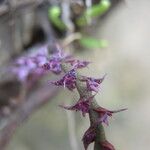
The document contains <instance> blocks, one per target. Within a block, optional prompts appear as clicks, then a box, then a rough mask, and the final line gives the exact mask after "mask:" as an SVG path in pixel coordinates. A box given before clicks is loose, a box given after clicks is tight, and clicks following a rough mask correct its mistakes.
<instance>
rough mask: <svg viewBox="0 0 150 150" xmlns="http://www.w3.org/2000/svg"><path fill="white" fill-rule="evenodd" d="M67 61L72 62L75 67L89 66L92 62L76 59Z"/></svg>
mask: <svg viewBox="0 0 150 150" xmlns="http://www.w3.org/2000/svg"><path fill="white" fill-rule="evenodd" d="M66 63H70V64H71V66H73V68H76V69H78V68H79V69H80V68H84V67H87V66H88V64H89V63H90V62H88V61H81V60H76V59H74V60H68V61H66Z"/></svg>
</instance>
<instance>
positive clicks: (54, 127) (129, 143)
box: [0, 0, 150, 150]
mask: <svg viewBox="0 0 150 150" xmlns="http://www.w3.org/2000/svg"><path fill="white" fill-rule="evenodd" d="M149 8H150V1H149V0H125V2H124V3H122V4H120V5H118V6H116V7H115V9H113V11H111V13H109V15H108V16H107V17H106V18H105V19H103V20H102V21H101V22H99V23H98V24H97V28H96V29H95V30H92V33H91V35H92V36H93V37H96V38H97V39H105V40H107V41H108V43H109V45H108V47H107V48H101V49H100V48H94V49H84V50H82V49H81V50H76V49H75V50H74V52H73V53H74V55H75V56H76V57H77V58H80V59H83V60H88V61H91V62H92V63H91V64H90V65H89V68H87V69H84V70H82V71H81V72H82V74H85V75H88V76H93V77H101V76H103V75H104V74H105V73H106V74H107V76H106V78H105V80H104V82H103V84H102V86H101V89H100V92H99V93H98V94H97V95H96V99H97V101H98V103H99V104H100V105H101V106H103V107H106V108H108V109H110V110H115V109H119V108H128V110H127V111H125V112H121V113H118V114H115V115H114V116H113V117H112V118H110V125H109V126H105V131H106V135H107V138H108V140H109V141H110V142H111V143H113V144H114V145H115V147H116V150H126V149H128V150H135V149H136V150H141V149H142V150H147V149H149V146H150V143H149V141H150V130H149V126H150V100H149V97H150V79H149V76H150V50H149V49H150V42H149V39H150V28H149V27H150V9H149ZM0 20H2V19H1V18H0ZM3 28H4V26H2V27H0V30H3V31H4V29H3ZM7 32H8V31H7ZM1 33H2V31H1ZM7 38H8V37H6V38H5V37H3V39H1V40H0V45H2V43H3V42H2V41H3V40H4V39H5V40H6V39H7ZM8 40H9V39H8ZM18 49H19V48H18ZM16 53H18V52H16ZM4 55H5V56H6V57H5V60H6V58H7V52H6V51H1V57H2V58H4ZM1 57H0V59H1V62H2V58H1ZM5 60H4V61H5ZM77 98H78V95H77V94H76V93H74V94H72V93H71V92H69V91H66V90H64V89H63V90H62V91H61V92H60V93H59V94H58V95H57V96H56V97H55V98H54V99H53V100H52V101H50V102H49V103H48V104H46V105H45V106H44V107H42V108H41V109H40V110H38V111H37V112H36V113H34V114H33V115H32V116H31V117H30V118H29V120H28V121H27V122H26V123H24V124H23V125H22V126H21V127H20V128H19V129H18V130H17V132H16V133H15V134H14V136H13V139H12V140H11V142H10V144H9V146H8V148H7V150H72V148H71V146H70V139H69V127H70V123H68V121H75V124H74V129H75V131H74V133H73V134H75V136H76V137H75V139H76V140H77V141H76V142H77V149H78V150H83V145H82V141H81V139H82V135H83V133H84V131H85V130H86V129H87V128H88V127H89V121H88V118H85V119H84V118H82V117H81V115H80V113H75V114H74V113H73V112H66V111H64V110H63V109H61V108H59V107H58V105H59V104H61V103H65V104H68V105H69V104H72V103H74V102H75V101H76V99H77ZM70 116H71V118H72V120H69V119H70ZM90 149H91V150H92V145H90V147H89V150H90Z"/></svg>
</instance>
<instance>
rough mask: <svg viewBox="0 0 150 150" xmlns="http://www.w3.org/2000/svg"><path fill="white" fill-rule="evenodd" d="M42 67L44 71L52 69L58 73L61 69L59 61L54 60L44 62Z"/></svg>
mask: <svg viewBox="0 0 150 150" xmlns="http://www.w3.org/2000/svg"><path fill="white" fill-rule="evenodd" d="M42 68H43V69H44V70H46V71H47V70H49V71H52V72H53V73H55V74H60V73H61V71H62V69H61V62H59V61H56V60H50V61H49V62H47V63H45V64H44V65H43V66H42Z"/></svg>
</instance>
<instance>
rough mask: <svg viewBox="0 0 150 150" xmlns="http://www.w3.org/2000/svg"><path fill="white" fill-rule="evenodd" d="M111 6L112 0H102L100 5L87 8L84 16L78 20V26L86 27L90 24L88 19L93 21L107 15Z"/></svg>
mask: <svg viewBox="0 0 150 150" xmlns="http://www.w3.org/2000/svg"><path fill="white" fill-rule="evenodd" d="M110 6H111V2H110V0H101V2H100V3H99V4H96V5H93V6H92V7H90V8H87V9H86V10H85V12H84V13H83V15H82V16H80V17H79V18H78V19H77V20H76V24H77V25H78V26H85V25H87V24H88V21H87V20H88V19H93V18H95V17H99V16H101V15H103V14H105V13H106V12H107V11H108V10H109V8H110Z"/></svg>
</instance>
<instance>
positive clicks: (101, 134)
mask: <svg viewBox="0 0 150 150" xmlns="http://www.w3.org/2000/svg"><path fill="white" fill-rule="evenodd" d="M62 68H63V70H64V72H65V73H66V72H68V71H70V70H71V69H72V68H71V66H70V65H66V64H65V63H62ZM80 79H81V75H80V74H79V73H78V72H77V82H76V84H77V91H78V93H79V95H80V96H81V97H87V98H88V97H90V96H92V92H90V91H87V88H86V84H85V83H83V82H81V81H80ZM98 107H99V105H98V104H97V102H96V99H95V98H93V100H92V102H91V105H90V111H89V119H90V123H91V125H93V124H94V123H95V122H96V121H97V119H98V114H97V112H95V111H94V110H93V109H95V108H98ZM105 140H106V137H105V131H104V127H103V125H102V124H101V123H100V124H98V125H97V127H96V140H95V144H94V150H102V148H101V146H100V144H99V143H100V142H103V141H105Z"/></svg>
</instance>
